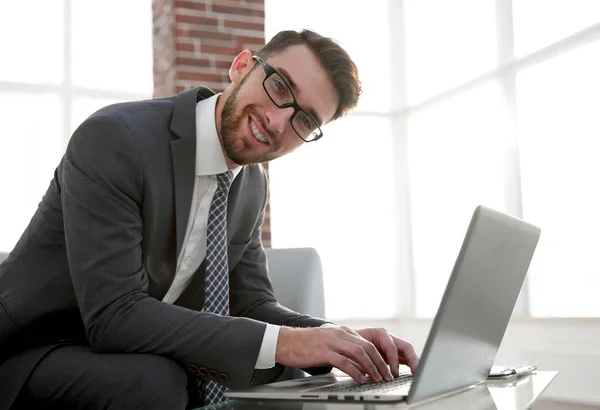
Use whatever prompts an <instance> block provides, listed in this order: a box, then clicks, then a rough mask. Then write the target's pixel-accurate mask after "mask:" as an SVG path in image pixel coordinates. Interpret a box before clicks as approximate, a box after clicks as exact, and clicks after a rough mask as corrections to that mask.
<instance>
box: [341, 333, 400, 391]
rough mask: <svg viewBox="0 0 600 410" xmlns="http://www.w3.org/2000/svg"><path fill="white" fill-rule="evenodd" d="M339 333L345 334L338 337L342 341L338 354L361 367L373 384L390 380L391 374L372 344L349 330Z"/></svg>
mask: <svg viewBox="0 0 600 410" xmlns="http://www.w3.org/2000/svg"><path fill="white" fill-rule="evenodd" d="M340 331H344V332H345V334H342V335H340V338H341V339H342V340H343V342H342V343H340V344H339V346H338V348H339V352H340V353H342V354H343V355H345V356H346V357H348V358H350V359H352V360H353V361H355V362H356V363H357V364H358V365H359V366H361V367H362V368H363V369H364V370H365V371H366V373H367V374H368V375H369V376H371V379H372V380H373V381H374V382H377V383H378V382H381V381H383V380H384V379H385V380H388V381H389V380H392V374H391V373H390V370H389V369H388V367H387V364H386V362H385V360H384V359H383V357H382V356H381V354H380V353H379V351H378V349H377V347H375V345H374V344H373V343H371V342H370V341H368V340H366V339H364V338H363V337H361V336H360V335H358V334H357V333H355V332H354V331H351V330H350V329H342V328H340ZM396 355H397V354H396Z"/></svg>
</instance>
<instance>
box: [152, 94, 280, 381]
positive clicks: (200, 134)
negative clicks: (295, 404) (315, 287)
mask: <svg viewBox="0 0 600 410" xmlns="http://www.w3.org/2000/svg"><path fill="white" fill-rule="evenodd" d="M219 95H220V94H217V95H214V96H212V97H210V98H207V99H204V100H201V101H199V102H198V104H197V105H196V178H195V180H194V192H193V197H192V206H191V208H190V218H189V220H188V224H187V228H186V230H185V237H184V239H183V244H182V246H181V251H180V253H179V256H178V258H177V269H176V271H175V278H174V280H173V283H172V284H171V287H170V288H169V290H168V292H167V294H166V295H165V297H164V298H163V302H166V303H174V302H175V301H176V300H177V298H179V296H180V295H181V294H182V293H183V291H184V290H185V288H186V287H187V286H188V285H189V283H190V281H191V279H192V276H193V274H194V272H196V270H197V269H198V267H199V266H200V264H201V263H202V261H203V260H204V258H205V257H206V228H207V223H208V212H209V210H210V205H211V202H212V199H213V196H214V195H215V192H216V190H217V177H216V175H217V174H221V173H223V172H225V171H227V163H226V162H225V156H224V154H223V150H222V149H221V144H220V142H219V136H218V134H217V126H216V123H215V107H216V104H217V99H218V98H219ZM241 169H242V168H241V167H236V168H233V169H231V172H233V179H234V180H235V178H236V177H237V175H238V174H239V172H240V171H241ZM279 329H280V327H279V326H275V325H271V324H267V328H266V330H265V334H264V336H263V340H262V344H261V347H260V351H259V354H258V359H257V361H256V365H255V367H254V368H255V369H269V368H271V367H273V366H275V353H276V350H277V339H278V337H279Z"/></svg>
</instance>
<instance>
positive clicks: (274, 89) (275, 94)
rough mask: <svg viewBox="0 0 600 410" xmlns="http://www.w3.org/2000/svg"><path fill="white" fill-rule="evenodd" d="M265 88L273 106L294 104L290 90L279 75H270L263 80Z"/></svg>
mask: <svg viewBox="0 0 600 410" xmlns="http://www.w3.org/2000/svg"><path fill="white" fill-rule="evenodd" d="M265 88H266V90H267V92H268V93H269V95H270V96H271V98H272V99H273V101H274V102H275V104H277V105H283V104H289V103H292V102H294V96H293V95H292V92H291V90H290V89H289V88H288V86H287V85H286V84H285V81H283V79H282V78H281V77H280V76H279V74H272V75H270V76H269V78H267V79H266V80H265Z"/></svg>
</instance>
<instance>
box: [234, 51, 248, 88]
mask: <svg viewBox="0 0 600 410" xmlns="http://www.w3.org/2000/svg"><path fill="white" fill-rule="evenodd" d="M253 61H254V60H252V53H251V52H250V51H249V50H244V51H242V52H241V53H239V54H238V55H237V56H236V57H235V59H234V60H233V63H231V67H230V68H229V79H230V80H231V82H232V83H234V84H239V83H240V82H241V81H242V78H244V77H245V76H246V74H247V73H248V72H249V71H250V69H251V68H252V65H253Z"/></svg>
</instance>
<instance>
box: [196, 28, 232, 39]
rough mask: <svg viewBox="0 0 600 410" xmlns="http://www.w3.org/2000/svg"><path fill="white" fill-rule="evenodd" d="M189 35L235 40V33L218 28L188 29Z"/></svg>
mask: <svg viewBox="0 0 600 410" xmlns="http://www.w3.org/2000/svg"><path fill="white" fill-rule="evenodd" d="M188 35H189V37H193V38H198V39H201V40H204V39H207V40H220V41H233V35H232V34H231V33H223V32H218V31H216V30H212V31H211V30H193V29H190V30H188Z"/></svg>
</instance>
